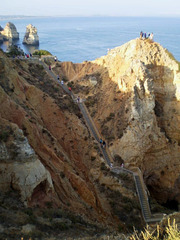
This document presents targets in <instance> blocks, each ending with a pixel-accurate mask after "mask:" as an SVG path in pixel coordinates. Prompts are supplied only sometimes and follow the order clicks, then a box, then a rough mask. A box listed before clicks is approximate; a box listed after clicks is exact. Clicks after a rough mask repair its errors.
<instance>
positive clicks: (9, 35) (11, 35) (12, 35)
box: [1, 22, 19, 41]
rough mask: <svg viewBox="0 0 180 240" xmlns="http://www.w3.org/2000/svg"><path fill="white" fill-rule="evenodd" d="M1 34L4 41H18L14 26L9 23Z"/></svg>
mask: <svg viewBox="0 0 180 240" xmlns="http://www.w3.org/2000/svg"><path fill="white" fill-rule="evenodd" d="M1 34H2V35H3V39H4V40H8V41H9V40H15V39H19V33H18V32H17V29H16V27H15V25H14V24H13V23H11V22H8V23H7V24H6V26H5V28H4V30H2V31H1Z"/></svg>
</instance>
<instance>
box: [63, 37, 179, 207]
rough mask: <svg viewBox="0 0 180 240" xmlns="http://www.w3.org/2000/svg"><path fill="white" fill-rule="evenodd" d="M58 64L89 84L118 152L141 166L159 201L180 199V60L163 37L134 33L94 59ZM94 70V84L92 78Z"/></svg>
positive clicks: (95, 109)
mask: <svg viewBox="0 0 180 240" xmlns="http://www.w3.org/2000/svg"><path fill="white" fill-rule="evenodd" d="M58 70H59V71H61V74H64V76H65V77H66V78H67V79H69V81H73V83H74V87H75V86H76V84H77V86H78V88H79V89H86V91H84V93H83V92H82V91H81V92H80V94H81V96H82V98H86V100H87V101H86V104H87V106H88V109H89V111H90V112H91V114H92V115H93V116H94V121H95V122H96V126H97V127H98V128H99V130H100V132H101V134H102V136H103V138H105V139H106V141H107V142H108V144H109V146H110V151H111V154H112V156H115V155H116V154H118V155H119V156H120V157H121V159H122V160H124V163H125V167H129V168H131V167H139V168H140V169H141V170H142V172H143V175H144V178H145V181H146V183H147V185H148V187H149V189H150V190H151V194H152V195H153V196H154V197H155V198H156V199H157V200H158V201H159V202H161V203H165V202H166V201H171V200H174V201H175V202H178V203H180V194H179V188H180V180H179V179H180V177H179V172H180V166H179V159H180V101H179V100H180V63H178V61H176V60H175V59H174V58H173V57H172V56H171V54H170V53H169V52H168V51H167V49H164V48H163V47H162V46H161V45H160V44H159V43H156V42H153V41H150V40H149V39H147V40H140V39H134V40H131V41H130V42H128V43H125V44H124V45H122V46H120V47H117V48H115V49H112V50H110V51H109V52H108V54H107V55H106V56H103V57H101V58H99V59H96V60H94V61H92V62H84V63H83V64H74V65H73V64H72V63H71V65H70V64H69V63H62V64H61V66H60V68H59V69H58ZM93 75H95V76H96V80H97V84H96V85H95V86H94V87H93V88H92V86H91V83H89V81H87V80H88V79H89V77H88V76H93ZM77 90H78V89H77ZM77 92H78V91H77Z"/></svg>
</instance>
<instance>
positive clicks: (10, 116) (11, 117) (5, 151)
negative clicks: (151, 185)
mask: <svg viewBox="0 0 180 240" xmlns="http://www.w3.org/2000/svg"><path fill="white" fill-rule="evenodd" d="M57 64H59V63H57ZM61 76H62V75H61ZM0 105H1V108H0V155H1V157H0V171H1V176H0V190H1V195H0V207H1V209H2V211H1V213H0V219H1V218H2V219H6V220H7V221H5V220H3V223H2V224H3V225H2V227H3V228H4V229H5V230H4V231H3V232H4V234H5V237H7V236H9V235H8V234H10V232H11V230H10V223H9V222H11V227H14V228H15V229H16V231H15V233H14V234H19V231H21V229H22V228H23V224H24V222H26V223H32V218H31V220H28V219H29V217H28V218H27V214H25V213H26V212H28V213H29V211H30V210H28V209H27V210H25V209H24V208H23V206H24V205H25V206H27V207H31V208H32V210H31V211H32V213H31V216H32V214H33V219H34V221H33V223H36V224H37V226H36V227H37V228H38V231H42V229H43V228H47V225H48V226H49V227H48V228H47V229H46V232H45V233H44V232H43V233H42V234H46V233H47V232H48V231H49V234H51V231H53V233H52V234H55V235H56V234H57V235H58V234H60V233H61V229H62V224H63V226H67V227H68V228H69V224H70V225H71V227H72V228H75V229H76V232H75V233H74V234H75V235H76V234H77V233H78V232H81V234H82V232H84V233H85V232H86V229H88V227H85V226H89V227H91V228H92V227H93V229H94V230H93V231H95V232H97V231H100V229H101V231H102V229H110V230H112V229H118V226H121V228H122V229H123V230H124V231H126V230H127V229H128V228H130V227H132V226H133V225H136V226H137V227H139V226H140V225H141V224H142V221H141V216H140V209H139V203H138V198H137V195H136V191H135V186H134V182H133V179H132V176H131V175H130V176H129V175H128V174H122V173H119V174H115V173H113V172H111V171H110V169H109V167H108V166H106V164H105V163H104V160H103V158H102V155H101V153H100V152H99V151H98V146H97V143H96V142H95V141H94V140H93V138H91V136H90V133H89V130H88V129H87V126H86V124H85V123H84V120H83V119H82V115H81V113H80V111H79V109H78V107H77V105H76V103H74V101H73V100H72V99H71V97H70V96H69V95H67V94H66V93H65V92H64V91H63V89H62V88H61V87H60V86H59V83H57V82H55V81H54V80H53V79H51V78H50V77H49V75H48V74H47V73H46V71H45V70H44V69H43V67H42V65H39V64H38V63H36V62H33V61H32V62H31V61H28V60H20V59H15V60H11V59H8V58H7V57H6V56H5V54H4V53H2V52H1V51H0ZM15 193H17V194H18V196H19V198H20V200H16V199H14V198H13V200H12V199H10V200H9V197H10V196H11V195H13V194H15ZM15 201H18V206H19V204H20V202H21V203H22V204H23V206H22V205H20V206H19V208H18V213H17V207H13V208H12V207H11V204H10V205H9V204H8V203H13V204H14V205H16V204H15V203H16V202H15ZM5 202H6V205H5ZM13 204H12V206H14V205H13ZM5 206H6V207H5ZM47 208H48V209H49V208H51V209H50V210H49V211H48V210H46V211H47V212H48V213H47V212H46V215H45V214H44V211H45V210H44V211H43V210H42V211H41V210H39V209H47ZM8 209H10V210H9V211H10V212H8ZM19 211H20V212H19ZM62 212H63V213H62ZM50 213H51V215H50ZM65 213H66V218H67V213H69V214H70V216H71V219H79V220H76V221H77V225H76V221H75V220H71V223H69V222H68V223H67V221H68V220H67V221H66V220H64V219H63V218H62V215H63V214H64V215H65ZM17 214H19V215H21V216H22V215H23V216H24V217H23V219H24V218H25V219H26V220H22V218H18V217H15V216H16V215H17ZM47 214H48V219H50V218H52V216H53V219H54V220H53V221H50V220H48V219H47V217H45V216H47ZM4 215H5V216H11V220H10V219H9V218H10V217H9V218H8V217H3V216H4ZM44 215H45V216H44ZM40 216H41V217H40ZM44 218H45V219H44ZM14 219H16V221H15V220H14ZM17 219H18V220H17ZM68 219H70V218H69V217H68ZM81 219H83V220H81ZM55 220H56V221H59V225H58V226H60V227H59V228H55V229H54V226H57V224H58V223H57V222H56V223H55V222H54V221H55ZM137 220H138V221H137ZM74 221H75V222H74ZM47 222H48V223H47ZM60 222H61V223H60ZM125 223H127V225H125ZM18 224H19V225H18ZM78 224H79V225H78ZM88 224H89V225H88ZM92 224H93V225H92ZM17 225H18V229H17ZM82 226H83V229H84V230H83V231H82ZM0 227H1V225H0ZM87 231H88V230H87ZM103 231H104V230H103ZM6 232H7V234H6ZM69 234H70V233H69ZM13 236H16V235H13ZM18 236H19V235H18ZM43 236H44V235H43ZM53 236H54V235H53Z"/></svg>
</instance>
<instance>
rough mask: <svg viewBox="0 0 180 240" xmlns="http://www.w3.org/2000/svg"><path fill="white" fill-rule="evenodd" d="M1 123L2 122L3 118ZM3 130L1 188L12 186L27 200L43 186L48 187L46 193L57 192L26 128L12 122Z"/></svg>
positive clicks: (0, 170)
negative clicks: (31, 142)
mask: <svg viewBox="0 0 180 240" xmlns="http://www.w3.org/2000/svg"><path fill="white" fill-rule="evenodd" d="M0 122H1V123H2V120H1V121H0ZM3 122H4V121H3ZM6 126H7V123H6ZM8 129H10V130H8ZM1 132H2V135H1V142H0V172H1V178H0V189H1V191H8V190H9V189H10V188H12V189H15V190H18V191H19V192H20V194H21V199H22V201H23V202H24V203H28V202H29V201H30V200H31V197H32V194H33V193H34V191H35V189H36V188H37V187H38V186H39V185H43V186H45V187H44V190H43V191H44V192H45V193H46V192H48V191H53V185H52V180H51V176H50V174H49V172H48V171H47V170H46V169H45V168H44V166H43V165H42V163H41V162H40V161H39V159H38V157H37V156H36V154H35V152H34V150H33V149H32V148H31V146H30V145H29V142H28V140H27V138H26V137H24V135H23V132H22V130H20V129H18V128H17V126H15V125H9V127H6V128H5V129H4V128H2V125H1ZM12 132H13V133H14V134H13V137H12V136H11V133H12ZM7 138H8V140H7Z"/></svg>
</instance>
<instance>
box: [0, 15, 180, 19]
mask: <svg viewBox="0 0 180 240" xmlns="http://www.w3.org/2000/svg"><path fill="white" fill-rule="evenodd" d="M23 17H24V18H32V17H37V18H38V17H39V18H46V17H52V18H53V17H59V18H60V17H67V18H68V17H143V18H148V17H149V18H153V17H155V18H165V17H169V18H180V15H149V16H147V15H131V16H129V15H101V14H92V15H74V14H68V15H43V16H42V15H21V14H14V15H0V19H1V20H2V19H3V18H23Z"/></svg>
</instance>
